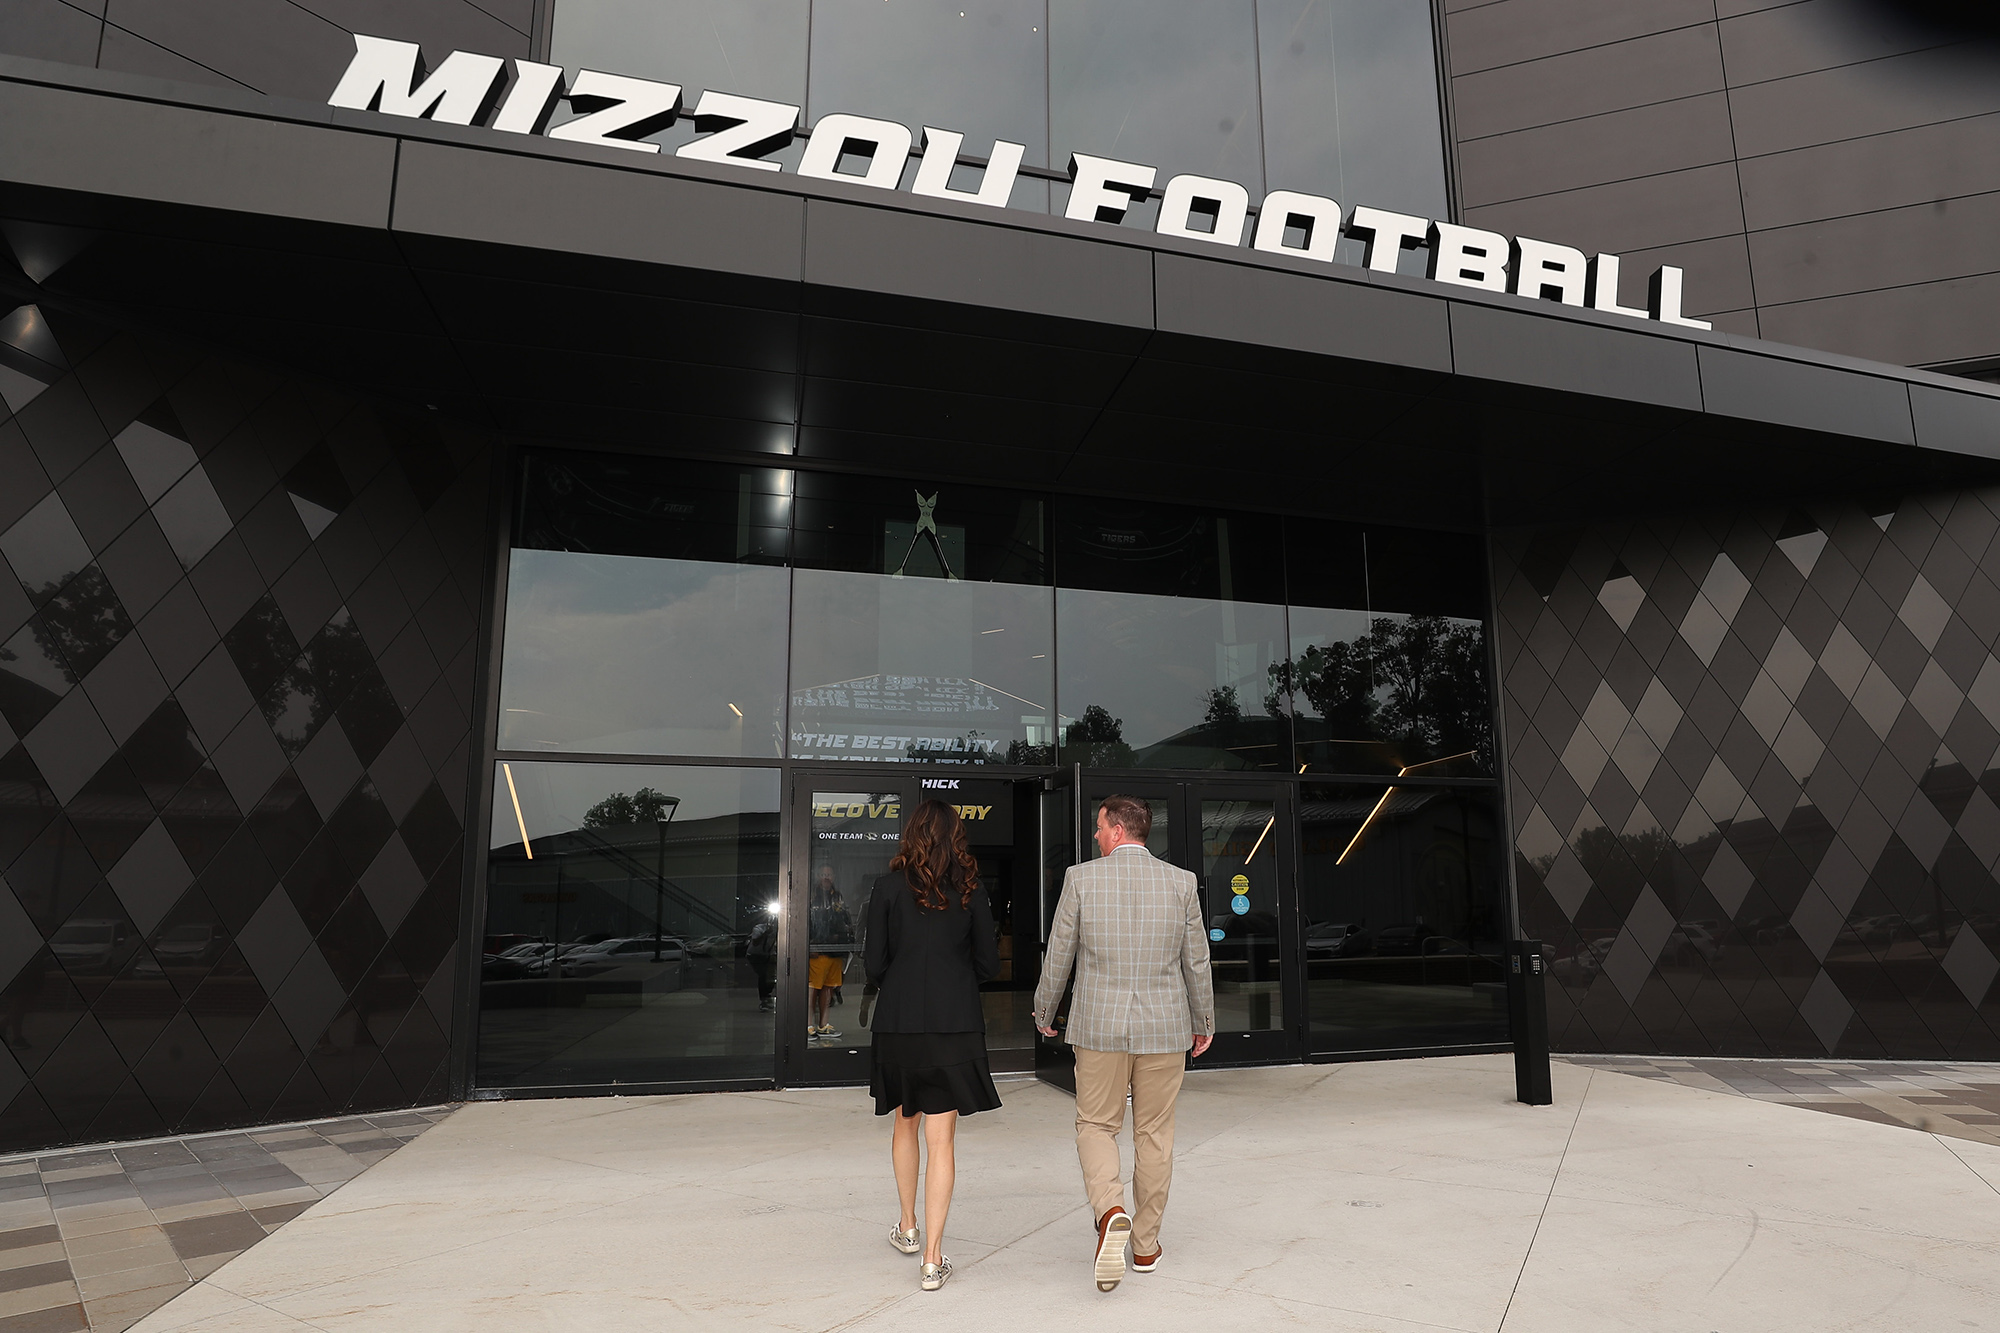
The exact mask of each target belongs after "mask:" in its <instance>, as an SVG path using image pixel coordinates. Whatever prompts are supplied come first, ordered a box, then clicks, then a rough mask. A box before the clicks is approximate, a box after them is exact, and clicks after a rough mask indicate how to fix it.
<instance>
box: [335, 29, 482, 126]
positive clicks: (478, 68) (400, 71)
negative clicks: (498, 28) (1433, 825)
mask: <svg viewBox="0 0 2000 1333" xmlns="http://www.w3.org/2000/svg"><path fill="white" fill-rule="evenodd" d="M506 64H507V62H506V61H504V60H502V59H500V57H498V56H476V55H473V54H472V53H471V52H470V51H453V52H452V53H451V54H450V55H448V56H446V57H445V61H444V63H443V64H442V65H439V66H438V67H437V72H436V73H434V74H432V75H430V76H429V77H428V78H426V77H425V76H424V55H423V52H422V51H421V50H420V49H419V48H418V46H417V44H416V43H415V42H392V41H389V40H388V39H386V38H383V37H363V36H361V35H360V34H358V33H357V34H355V37H354V59H352V60H350V61H348V62H347V72H346V73H345V74H343V75H341V76H340V83H339V85H338V86H337V87H335V88H334V90H333V96H331V97H329V98H327V99H326V104H327V105H328V106H337V107H345V108H347V109H348V110H350V111H380V112H381V113H382V114H383V115H385V116H409V117H412V118H415V119H423V120H435V121H438V122H440V123H442V124H446V125H470V124H472V123H473V122H474V121H476V120H479V119H481V118H482V117H483V116H484V115H485V114H486V112H487V111H489V110H491V109H492V99H493V97H494V94H495V93H497V92H498V91H499V88H500V77H501V75H502V73H503V72H504V71H505V69H506Z"/></svg>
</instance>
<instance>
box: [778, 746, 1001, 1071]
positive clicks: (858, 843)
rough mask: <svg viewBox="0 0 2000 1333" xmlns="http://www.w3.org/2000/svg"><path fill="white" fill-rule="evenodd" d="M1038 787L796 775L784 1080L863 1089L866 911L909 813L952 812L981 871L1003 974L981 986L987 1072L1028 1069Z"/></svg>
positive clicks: (946, 777) (867, 1013) (868, 1004)
mask: <svg viewBox="0 0 2000 1333" xmlns="http://www.w3.org/2000/svg"><path fill="white" fill-rule="evenodd" d="M1039 785H1040V784H1039V782H1030V783H1022V782H1020V781H1018V780H1016V779H1010V778H996V777H968V776H965V775H964V774H963V771H962V770H961V771H959V772H947V773H942V774H921V773H881V772H874V773H857V772H855V771H854V769H853V768H852V767H848V768H842V769H825V770H817V769H815V770H799V771H795V772H794V774H793V776H792V793H791V801H790V823H791V835H790V838H789V840H788V845H789V846H790V847H791V849H792V852H791V857H790V865H789V866H788V868H787V876H786V879H787V883H788V885H789V891H788V894H787V900H786V903H785V910H784V920H785V946H784V950H783V952H784V959H783V962H784V966H783V967H782V969H781V975H780V977H779V979H778V987H777V991H778V996H777V999H778V1010H779V1026H780V1038H779V1042H778V1047H779V1067H780V1081H781V1082H782V1083H785V1084H829V1083H859V1082H866V1081H867V1078H868V1048H869V1045H870V1044H871V1041H872V1035H871V1029H870V1024H871V1022H872V1020H873V1018H874V1009H875V998H876V993H877V991H876V983H875V979H874V978H872V977H870V976H869V975H868V969H867V964H866V961H865V952H866V949H867V943H868V940H867V933H868V906H869V902H870V900H871V899H872V898H873V896H874V894H875V893H877V892H881V891H898V892H900V891H902V890H901V889H900V887H899V886H893V885H889V884H883V883H882V882H881V881H882V880H883V877H884V876H887V875H889V874H890V870H889V862H890V861H891V860H893V859H894V858H895V855H896V851H897V848H898V847H899V846H900V844H901V840H902V834H903V826H904V824H905V823H906V822H907V820H908V818H909V815H910V811H911V810H912V809H914V808H915V806H916V804H917V802H919V801H922V800H927V799H935V800H941V801H944V802H946V803H947V804H949V805H953V806H956V807H957V808H958V811H959V815H960V817H961V818H962V819H963V820H964V821H965V830H966V839H967V842H968V844H969V845H970V847H971V850H972V853H973V855H974V856H975V857H976V858H977V859H978V861H979V881H980V884H981V886H982V887H983V888H984V889H985V890H986V893H987V897H988V900H989V901H990V903H991V904H992V907H993V919H994V922H995V924H996V925H997V927H998V928H999V932H1000V940H999V946H1000V970H999V972H998V973H997V974H996V975H995V976H994V977H993V978H992V979H991V980H989V981H987V982H986V983H985V984H984V985H983V986H982V987H981V988H980V990H981V993H982V995H981V998H982V1000H983V1001H984V1007H985V1012H986V1045H987V1050H988V1053H989V1055H990V1056H991V1059H992V1066H993V1069H994V1070H995V1072H1000V1073H1005V1072H1009V1071H1015V1072H1026V1071H1027V1070H1029V1069H1031V1068H1032V1067H1033V1063H1034V1050H1035V1045H1034V1024H1033V1022H1032V1021H1031V1020H1030V1018H1029V1012H1028V1011H1029V1008H1030V1007H1031V1005H1032V1004H1033V1002H1034V989H1035V982H1036V980H1037V979H1038V978H1039V976H1040V971H1039V964H1040V959H1041V953H1040V943H1039V938H1038V934H1037V930H1036V927H1037V907H1038V900H1039V897H1040V893H1039V887H1040V886H1039V882H1038V881H1037V879H1036V878H1035V876H1034V875H1033V874H1032V873H1031V871H1032V869H1033V862H1032V860H1031V859H1030V858H1031V856H1032V853H1033V848H1034V847H1035V845H1036V837H1037V824H1038V821H1039V818H1040V811H1039V805H1038V802H1037V801H1036V799H1035V790H1036V788H1038V787H1039Z"/></svg>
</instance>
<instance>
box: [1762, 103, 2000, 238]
mask: <svg viewBox="0 0 2000 1333" xmlns="http://www.w3.org/2000/svg"><path fill="white" fill-rule="evenodd" d="M1737 170H1738V173H1739V174H1740V175H1741V176H1742V179H1743V214H1744V217H1745V219H1746V220H1747V221H1748V223H1749V225H1750V226H1752V227H1784V226H1789V225H1791V224H1793V223H1797V222H1810V221H1812V220H1813V219H1815V218H1831V217H1844V216H1846V215H1848V214H1850V213H1864V212H1867V211H1868V210H1870V209H1876V208H1893V207H1895V206H1897V205H1899V204H1917V203H1926V204H1927V203H1930V202H1931V201H1932V200H1938V199H1956V198H1959V197H1961V196H1964V195H1971V194H1984V193H1986V192H1987V191H1989V190H2000V113H1996V114H1993V115H1986V116H1974V117H1972V118H1970V119H1968V120H1954V121H1947V122H1946V123H1944V124H1941V125H1921V126H1918V127H1916V128H1914V129H1908V130H1897V131H1895V132H1893V133H1889V134H1878V135H1871V136H1869V137H1867V138H1864V139H1850V140H1846V141H1843V142H1841V143H1832V144H1823V145H1821V146H1819V147H1815V148H1800V149H1794V150H1793V151H1791V152H1787V153H1773V154H1771V155H1770V156H1768V157H1756V158H1750V159H1749V160H1747V161H1744V162H1741V163H1739V164H1738V166H1737Z"/></svg>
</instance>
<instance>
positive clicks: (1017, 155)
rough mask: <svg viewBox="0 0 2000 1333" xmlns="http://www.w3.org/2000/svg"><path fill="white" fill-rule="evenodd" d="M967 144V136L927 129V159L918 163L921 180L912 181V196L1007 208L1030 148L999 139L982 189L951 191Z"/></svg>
mask: <svg viewBox="0 0 2000 1333" xmlns="http://www.w3.org/2000/svg"><path fill="white" fill-rule="evenodd" d="M964 142H965V136H964V135H963V134H960V133H958V132H957V131H955V130H940V129H933V128H932V127H930V126H929V125H926V126H924V141H923V143H924V156H923V160H922V161H920V162H919V163H917V178H916V179H915V180H914V181H911V182H910V193H912V194H922V195H928V196H929V197H931V198H933V199H962V200H964V201H965V202H966V203H969V204H985V205H987V206H988V207H990V208H1005V207H1006V206H1007V201H1008V200H1010V199H1012V198H1013V197H1014V181H1015V179H1016V178H1017V177H1018V176H1019V175H1020V174H1021V155H1022V154H1024V153H1026V152H1027V151H1028V150H1027V148H1026V147H1024V146H1023V145H1021V144H1017V143H1008V142H1007V141H1006V140H1005V139H996V140H995V141H994V143H993V156H991V157H989V158H987V159H986V169H985V171H984V173H983V174H981V176H980V178H979V188H978V189H976V190H954V189H952V188H951V169H952V167H954V166H956V165H957V163H958V150H959V146H960V145H961V144H963V143H964Z"/></svg>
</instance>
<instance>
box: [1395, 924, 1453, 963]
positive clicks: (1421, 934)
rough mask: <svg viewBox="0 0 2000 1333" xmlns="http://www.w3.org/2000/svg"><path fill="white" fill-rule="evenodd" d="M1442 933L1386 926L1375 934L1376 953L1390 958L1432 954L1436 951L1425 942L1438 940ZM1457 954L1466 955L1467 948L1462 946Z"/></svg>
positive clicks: (1429, 929)
mask: <svg viewBox="0 0 2000 1333" xmlns="http://www.w3.org/2000/svg"><path fill="white" fill-rule="evenodd" d="M1442 933H1443V932H1441V931H1438V930H1435V929H1433V928H1432V927H1430V926H1419V925H1408V926H1384V927H1383V928H1382V929H1380V930H1378V931H1376V932H1375V952H1376V953H1378V954H1385V955H1388V956H1390V957H1410V956H1413V955H1422V954H1427V953H1431V952H1434V951H1433V950H1431V949H1430V948H1428V947H1426V945H1425V941H1426V940H1431V939H1436V938H1438V937H1440V936H1441V935H1442ZM1456 952H1459V953H1464V952H1465V946H1464V945H1463V944H1460V945H1459V946H1458V949H1457V950H1456Z"/></svg>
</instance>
